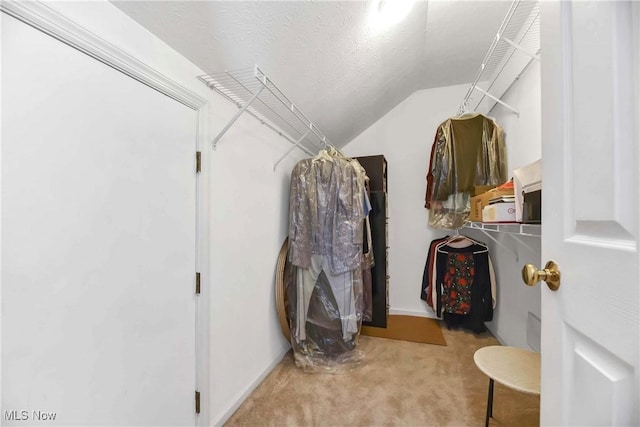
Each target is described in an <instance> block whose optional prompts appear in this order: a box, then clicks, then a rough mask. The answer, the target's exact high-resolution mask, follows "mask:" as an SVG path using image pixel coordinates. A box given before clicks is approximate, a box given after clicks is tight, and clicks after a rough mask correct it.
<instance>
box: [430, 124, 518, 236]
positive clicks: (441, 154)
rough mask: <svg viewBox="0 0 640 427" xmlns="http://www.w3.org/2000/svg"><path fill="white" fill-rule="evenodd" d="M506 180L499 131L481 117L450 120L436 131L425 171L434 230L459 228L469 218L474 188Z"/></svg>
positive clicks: (503, 146)
mask: <svg viewBox="0 0 640 427" xmlns="http://www.w3.org/2000/svg"><path fill="white" fill-rule="evenodd" d="M506 179H507V158H506V149H505V144H504V134H503V131H502V128H501V127H500V126H498V124H497V123H496V122H495V121H494V120H493V119H490V118H488V117H485V116H483V115H481V114H477V115H473V116H471V117H452V118H450V119H448V120H446V121H445V122H443V123H442V124H441V125H440V126H438V129H437V131H436V135H435V139H434V142H433V145H432V147H431V155H430V159H429V169H428V171H427V191H426V195H425V207H426V208H428V209H429V225H430V226H432V227H434V228H444V229H454V228H460V227H462V225H463V224H464V223H465V222H466V221H467V219H468V218H469V210H470V206H469V201H470V196H469V194H470V192H471V190H472V189H473V187H474V186H479V185H499V184H501V183H503V182H504V181H506Z"/></svg>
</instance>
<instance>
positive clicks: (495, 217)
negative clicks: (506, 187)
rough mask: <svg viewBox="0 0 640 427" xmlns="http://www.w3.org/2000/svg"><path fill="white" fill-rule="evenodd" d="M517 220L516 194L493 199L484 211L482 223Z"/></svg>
mask: <svg viewBox="0 0 640 427" xmlns="http://www.w3.org/2000/svg"><path fill="white" fill-rule="evenodd" d="M515 220H516V197H515V195H514V194H510V195H509V194H507V195H500V196H496V197H493V198H491V199H490V200H489V204H488V205H487V206H485V207H484V208H483V209H482V222H515Z"/></svg>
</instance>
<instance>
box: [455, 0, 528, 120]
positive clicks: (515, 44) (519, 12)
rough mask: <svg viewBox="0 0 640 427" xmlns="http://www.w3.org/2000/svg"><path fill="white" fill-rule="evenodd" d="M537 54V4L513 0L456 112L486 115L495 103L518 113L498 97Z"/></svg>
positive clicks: (523, 0) (526, 0) (518, 76)
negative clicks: (472, 112)
mask: <svg viewBox="0 0 640 427" xmlns="http://www.w3.org/2000/svg"><path fill="white" fill-rule="evenodd" d="M539 53H540V4H539V3H538V2H537V1H530V0H516V1H514V2H513V3H512V4H511V7H510V8H509V11H508V12H507V15H506V16H505V18H504V20H503V22H502V25H500V28H499V29H498V32H497V33H496V36H495V37H494V39H493V41H492V43H491V45H490V46H489V50H488V51H487V54H486V55H485V57H484V59H483V60H482V64H481V65H480V68H479V70H478V72H477V73H476V77H475V79H474V81H473V83H471V86H470V87H469V90H468V91H467V93H466V95H465V96H464V99H463V100H462V103H461V105H460V108H459V111H458V113H459V114H462V113H465V112H469V111H474V112H480V113H485V114H486V113H489V112H490V111H491V110H492V109H493V107H494V106H495V105H496V103H498V104H501V105H503V106H504V107H505V108H508V109H509V110H511V111H513V112H514V113H515V114H519V112H518V110H517V108H516V107H514V106H511V105H508V104H507V103H505V102H504V101H502V99H501V98H502V96H503V95H504V94H505V92H506V91H507V90H508V89H509V87H511V85H512V84H513V83H514V82H515V81H516V80H518V79H519V78H520V76H521V75H522V73H523V72H524V71H525V70H526V69H527V68H528V67H529V66H530V65H531V64H532V62H533V61H539V60H540V56H539Z"/></svg>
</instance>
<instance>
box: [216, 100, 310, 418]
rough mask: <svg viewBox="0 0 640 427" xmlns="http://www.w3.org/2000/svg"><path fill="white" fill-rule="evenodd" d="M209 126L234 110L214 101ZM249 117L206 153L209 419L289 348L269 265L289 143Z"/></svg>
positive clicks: (280, 236) (282, 232)
mask: <svg viewBox="0 0 640 427" xmlns="http://www.w3.org/2000/svg"><path fill="white" fill-rule="evenodd" d="M218 107H219V108H218V109H217V113H216V115H215V120H214V124H215V127H216V129H215V131H217V130H218V128H220V127H222V125H223V124H224V123H225V121H226V120H228V119H229V118H231V117H232V116H233V114H234V113H235V108H234V107H233V106H232V105H230V104H221V103H219V104H218ZM288 148H289V144H288V143H287V142H285V140H283V139H282V138H281V137H280V136H278V135H276V134H275V133H274V132H272V131H271V130H270V129H268V128H266V127H262V126H261V125H260V124H259V123H258V122H257V121H256V120H255V119H253V118H252V117H250V116H246V117H241V118H240V120H238V122H236V124H235V125H234V126H233V127H232V128H231V129H230V130H229V132H228V133H227V134H225V136H224V137H223V138H222V139H221V140H220V142H219V144H218V148H217V150H216V151H215V152H214V153H213V156H212V158H211V160H212V161H211V175H212V180H211V181H212V191H211V286H212V289H211V294H212V300H211V328H212V330H211V363H212V365H211V370H212V372H213V375H212V377H211V378H212V383H211V391H212V399H213V402H214V408H213V409H214V412H213V414H212V420H213V422H214V423H219V422H221V421H224V420H226V418H228V417H229V416H231V415H232V414H233V412H234V411H235V409H237V407H238V406H239V404H240V403H242V401H243V400H244V398H245V397H246V396H247V395H248V394H249V393H250V392H251V391H252V390H253V388H254V387H255V386H257V385H258V384H259V382H260V381H261V380H262V378H263V377H264V376H266V374H268V373H269V372H270V371H271V368H272V367H273V366H275V364H276V363H277V362H279V361H280V359H281V358H282V356H283V355H284V353H285V352H286V351H287V350H288V349H289V343H288V342H287V341H286V340H285V339H284V338H283V336H282V333H281V331H280V326H279V323H278V320H277V317H276V312H275V291H274V289H275V287H274V286H275V266H276V260H277V257H278V253H279V251H280V247H281V246H282V243H283V240H284V238H285V237H286V235H287V231H288V230H287V225H288V212H289V199H288V197H289V180H290V176H291V169H292V168H293V166H294V163H295V161H296V160H298V159H300V158H302V157H308V156H306V155H305V154H304V153H303V152H301V151H299V150H296V151H294V152H293V153H292V155H290V156H289V157H287V159H286V160H285V161H283V162H282V163H280V164H279V165H278V168H277V170H276V172H275V173H274V171H273V165H274V163H275V162H276V161H277V160H278V159H279V158H280V156H282V154H284V152H285V151H286V150H287V149H288Z"/></svg>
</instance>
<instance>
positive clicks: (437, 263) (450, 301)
mask: <svg viewBox="0 0 640 427" xmlns="http://www.w3.org/2000/svg"><path fill="white" fill-rule="evenodd" d="M461 245H462V246H461ZM420 298H421V299H422V300H424V301H427V304H428V305H429V306H430V307H431V308H432V309H433V311H434V312H435V313H436V316H437V317H438V318H442V319H444V321H445V323H446V324H447V326H449V327H458V326H461V327H464V328H468V329H471V330H473V331H474V332H482V331H484V330H485V326H484V322H485V321H489V320H491V319H492V318H493V310H494V309H495V307H496V280H495V271H494V269H493V265H492V262H491V257H490V256H489V252H488V248H487V246H486V245H485V244H484V243H482V242H478V241H475V240H473V239H471V238H469V237H466V236H463V235H457V236H453V237H449V236H446V237H443V238H439V239H434V240H433V241H432V242H431V244H430V245H429V251H428V253H427V262H426V264H425V270H424V274H423V278H422V285H421V290H420Z"/></svg>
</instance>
